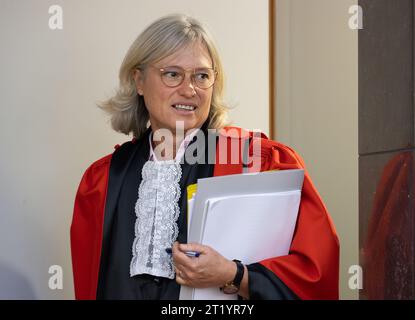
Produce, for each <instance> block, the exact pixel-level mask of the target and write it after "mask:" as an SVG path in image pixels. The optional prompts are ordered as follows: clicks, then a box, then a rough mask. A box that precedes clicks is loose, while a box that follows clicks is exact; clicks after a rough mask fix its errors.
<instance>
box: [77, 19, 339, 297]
mask: <svg viewBox="0 0 415 320" xmlns="http://www.w3.org/2000/svg"><path fill="white" fill-rule="evenodd" d="M223 79H224V73H223V69H222V65H221V61H220V58H219V55H218V52H217V50H216V49H215V46H214V43H213V41H212V38H211V36H210V35H209V34H208V32H207V31H206V30H205V28H204V27H203V26H202V25H201V24H200V23H199V22H198V21H196V20H195V19H192V18H190V17H187V16H184V15H171V16H167V17H164V18H162V19H160V20H158V21H156V22H154V23H153V24H152V25H150V26H149V27H148V28H147V29H146V30H145V31H144V32H143V33H142V34H141V35H140V36H139V37H138V38H137V39H136V40H135V42H134V43H133V44H132V46H131V48H130V49H129V51H128V53H127V55H126V57H125V59H124V61H123V64H122V66H121V69H120V88H119V90H118V92H117V94H116V95H115V96H114V97H113V98H111V99H109V100H108V101H107V102H105V103H103V104H102V106H101V107H102V108H103V109H104V110H106V111H107V112H108V113H109V114H110V115H111V120H112V126H113V128H114V129H115V130H117V131H119V132H123V133H125V134H129V133H133V135H134V139H133V141H131V142H127V143H125V144H123V145H122V146H120V147H117V148H116V150H115V152H114V153H113V154H111V155H108V156H106V157H104V158H102V159H100V160H98V161H97V162H95V163H93V164H92V165H91V166H90V167H89V168H88V170H87V171H86V172H85V174H84V176H83V178H82V181H81V183H80V186H79V189H78V193H77V196H76V200H75V208H74V217H73V222H72V226H71V247H72V261H73V272H74V281H75V294H76V298H78V299H95V298H98V299H177V298H178V297H179V292H180V285H186V286H190V287H217V288H218V289H219V288H221V289H222V290H223V291H224V292H225V293H235V292H237V293H238V295H240V296H241V297H243V298H246V299H296V298H301V299H337V298H338V269H339V267H338V259H339V256H338V249H339V244H338V239H337V236H336V233H335V230H334V226H333V224H332V222H331V220H330V218H329V216H328V213H327V211H326V208H325V206H324V204H323V203H322V201H321V199H320V197H319V195H318V193H317V191H316V190H315V188H314V186H313V184H312V182H311V180H310V178H309V176H308V175H307V173H306V175H305V180H304V185H303V190H302V199H301V205H300V212H299V216H298V221H297V225H296V231H295V234H294V239H293V242H292V245H291V249H290V253H289V254H288V255H287V256H283V257H275V258H271V259H267V260H265V261H258V263H254V264H250V265H243V264H242V263H241V262H239V261H231V260H228V259H226V258H225V257H223V256H221V255H220V254H219V253H218V252H217V251H215V249H214V248H210V247H208V246H204V245H201V244H187V243H186V242H187V223H186V215H185V213H186V211H187V187H188V186H189V185H192V184H195V183H196V182H197V179H199V178H205V177H212V176H220V175H227V174H238V173H241V172H242V171H243V170H244V167H246V166H244V164H243V163H242V162H243V161H242V160H241V159H242V155H241V154H238V157H237V159H238V161H236V162H235V161H233V162H232V161H230V160H231V159H230V158H232V159H234V158H233V157H230V158H229V160H227V161H226V162H225V163H223V161H222V162H220V161H218V159H219V152H217V151H218V150H219V149H220V146H221V145H222V142H228V141H231V140H232V141H235V139H236V141H238V143H240V144H241V145H246V146H249V148H245V149H244V150H245V152H247V153H249V155H250V156H251V157H252V158H253V160H254V162H255V163H256V164H259V165H257V166H255V165H251V166H250V168H248V170H249V171H259V170H261V171H266V170H274V169H296V168H303V167H304V165H303V162H302V160H301V159H300V157H299V156H298V155H297V154H296V153H295V152H294V151H293V150H292V149H290V148H288V147H286V146H284V145H282V144H280V143H277V142H274V141H271V140H269V139H267V138H266V137H265V135H261V137H255V136H254V135H253V134H252V133H250V132H247V131H244V130H242V129H239V128H230V127H226V107H225V106H224V104H223V102H222V95H223V82H224V80H223ZM148 123H149V124H150V126H149V127H148ZM211 129H221V130H220V131H219V133H217V134H214V137H213V140H212V133H211ZM211 141H214V144H215V147H214V148H213V151H214V154H213V156H212V152H211V151H212V148H209V143H210V145H211V144H212V143H211ZM258 142H259V143H260V147H261V148H260V150H259V152H258V150H255V144H256V143H258ZM231 145H232V144H231V143H229V144H227V146H228V147H226V148H228V149H227V152H228V153H232V150H231V148H232V147H229V146H231ZM195 146H196V147H197V148H196V150H197V152H196V159H198V160H199V161H198V162H197V163H194V161H189V160H188V158H187V157H185V156H184V154H185V153H186V155H187V152H186V151H188V150H189V149H192V150H194V149H195ZM238 152H239V151H238ZM212 159H213V161H212ZM245 169H246V168H245ZM169 247H170V248H172V252H171V253H168V252H167V251H166V250H165V249H166V248H169ZM189 251H197V252H200V256H199V257H198V258H197V259H195V258H192V257H189V256H188V252H189Z"/></svg>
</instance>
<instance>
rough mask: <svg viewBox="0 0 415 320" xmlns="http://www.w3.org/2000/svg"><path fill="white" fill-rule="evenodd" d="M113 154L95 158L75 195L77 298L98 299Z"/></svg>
mask: <svg viewBox="0 0 415 320" xmlns="http://www.w3.org/2000/svg"><path fill="white" fill-rule="evenodd" d="M111 157H112V155H108V156H106V157H104V158H102V159H100V160H98V161H96V162H95V163H93V164H92V165H91V166H90V167H89V168H88V169H87V170H86V172H85V174H84V175H83V177H82V180H81V182H80V184H79V188H78V192H77V194H76V198H75V205H74V212H73V218H72V225H71V252H72V268H73V276H74V285H75V298H76V299H95V298H96V288H97V284H98V272H99V264H100V256H101V243H102V227H103V221H104V209H105V199H106V193H107V187H108V173H109V166H110V162H111Z"/></svg>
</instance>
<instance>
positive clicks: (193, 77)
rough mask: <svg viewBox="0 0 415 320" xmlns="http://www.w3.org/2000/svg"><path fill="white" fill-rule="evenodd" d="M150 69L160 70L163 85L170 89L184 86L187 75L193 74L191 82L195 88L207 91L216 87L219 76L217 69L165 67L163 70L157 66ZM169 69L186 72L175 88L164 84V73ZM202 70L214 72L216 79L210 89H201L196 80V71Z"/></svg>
mask: <svg viewBox="0 0 415 320" xmlns="http://www.w3.org/2000/svg"><path fill="white" fill-rule="evenodd" d="M150 67H152V68H154V69H156V70H158V71H159V74H160V79H161V82H163V84H164V85H165V86H166V87H169V88H177V87H179V86H180V85H182V84H183V81H184V80H185V79H186V74H187V73H191V75H190V81H191V82H192V84H193V85H194V86H196V87H198V88H199V89H202V90H206V89H209V88H212V87H213V85H214V84H215V82H216V78H217V76H218V71H217V70H215V68H194V69H183V68H181V67H178V66H166V67H163V68H158V67H155V66H150ZM168 68H177V69H181V70H183V72H184V77H183V78H182V81H180V83H179V84H177V85H175V86H170V85H168V84H166V82H164V80H163V72H165V71H167V70H166V69H168ZM200 69H205V70H206V69H207V70H212V71H213V75H214V78H213V82H212V84H211V85H210V86H209V87H206V88H201V87H199V86H198V85H197V83H196V80H195V75H196V70H200Z"/></svg>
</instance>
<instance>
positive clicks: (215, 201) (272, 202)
mask: <svg viewBox="0 0 415 320" xmlns="http://www.w3.org/2000/svg"><path fill="white" fill-rule="evenodd" d="M303 179H304V172H303V170H284V171H272V172H261V173H250V174H240V175H229V176H223V177H213V178H206V179H199V180H198V187H197V192H196V195H195V197H194V200H193V202H194V203H192V204H191V206H192V207H193V209H192V210H189V215H190V227H189V235H188V242H198V243H202V244H205V245H208V246H211V247H212V248H214V249H215V250H217V251H218V252H219V253H220V254H222V255H223V256H224V257H226V258H228V259H238V260H241V261H242V262H243V263H244V264H249V263H254V262H259V261H261V260H264V259H267V258H271V257H277V256H282V255H286V254H288V251H289V248H290V245H291V241H292V236H293V233H294V229H295V224H296V220H297V214H298V209H299V204H300V200H301V188H302V184H303ZM180 299H182V300H188V299H195V300H199V299H200V300H202V299H203V300H212V299H215V300H220V299H237V295H226V294H223V293H222V292H220V290H219V289H218V288H207V289H194V288H189V287H185V286H182V287H181V291H180Z"/></svg>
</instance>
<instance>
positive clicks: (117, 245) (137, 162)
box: [96, 126, 297, 300]
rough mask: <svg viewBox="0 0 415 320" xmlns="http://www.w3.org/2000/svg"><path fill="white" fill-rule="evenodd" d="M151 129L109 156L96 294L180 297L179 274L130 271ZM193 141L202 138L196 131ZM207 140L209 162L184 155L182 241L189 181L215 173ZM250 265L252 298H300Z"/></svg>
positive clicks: (99, 296)
mask: <svg viewBox="0 0 415 320" xmlns="http://www.w3.org/2000/svg"><path fill="white" fill-rule="evenodd" d="M150 130H151V129H149V130H147V132H146V133H145V134H144V135H143V137H142V138H141V139H140V140H139V141H138V142H137V143H134V144H125V145H123V146H121V147H120V148H118V149H117V150H116V152H115V153H114V155H113V158H112V161H111V167H110V173H109V183H108V196H107V200H106V209H105V216H104V230H103V242H102V252H101V263H100V269H99V276H98V288H97V296H96V297H97V299H140V300H141V299H143V300H145V299H150V300H154V299H161V300H164V299H168V300H174V299H178V298H179V294H180V285H178V284H177V283H176V281H175V279H168V278H163V277H155V276H152V275H147V274H143V275H136V276H134V277H130V263H131V259H132V246H133V242H134V237H135V233H134V226H135V222H136V214H135V210H134V208H135V204H136V201H137V197H138V189H139V185H140V183H141V180H142V176H141V170H142V168H143V166H144V164H145V163H146V161H147V160H148V158H149V152H150V146H149V134H150ZM202 130H203V131H204V133H205V137H206V139H208V138H207V130H206V127H205V126H203V127H202ZM191 143H198V142H197V139H196V137H195V138H193V140H192V142H191ZM204 145H205V153H204V155H203V157H204V159H205V164H188V163H187V162H186V161H184V163H183V164H181V168H182V177H181V180H180V187H181V196H180V200H179V207H180V215H179V218H178V221H177V224H178V228H179V234H178V238H177V241H179V242H180V243H186V242H187V222H186V220H187V219H186V216H187V214H186V213H187V186H188V185H191V184H194V183H197V179H200V178H206V177H212V176H213V170H214V165H213V164H209V163H208V152H207V148H208V147H207V146H208V143H207V140H205V144H204ZM196 150H197V149H196ZM210 156H212V155H210ZM213 156H214V155H213ZM184 160H185V159H184ZM210 163H212V162H210ZM119 184H121V185H119ZM119 187H120V188H119ZM112 188H114V190H120V192H119V194H117V193H115V192H111V191H112V190H111V189H112ZM247 267H248V273H249V293H250V298H251V299H296V298H297V297H296V296H295V294H294V293H293V292H292V291H291V290H290V289H289V288H288V287H287V286H286V285H285V284H284V283H283V282H282V281H281V280H280V279H279V278H278V277H277V276H276V275H275V274H274V273H272V272H271V271H270V270H268V269H267V268H265V267H264V266H262V265H260V264H259V263H254V264H251V265H248V266H247ZM218 290H219V288H218Z"/></svg>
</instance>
